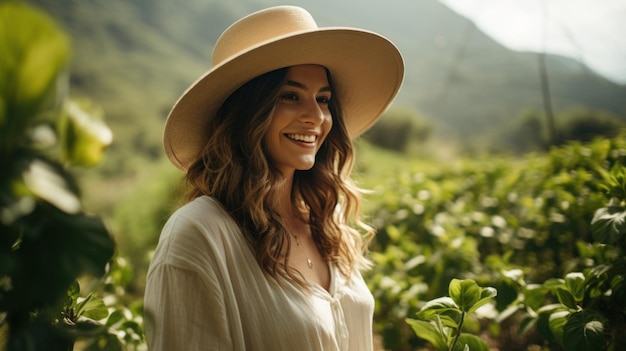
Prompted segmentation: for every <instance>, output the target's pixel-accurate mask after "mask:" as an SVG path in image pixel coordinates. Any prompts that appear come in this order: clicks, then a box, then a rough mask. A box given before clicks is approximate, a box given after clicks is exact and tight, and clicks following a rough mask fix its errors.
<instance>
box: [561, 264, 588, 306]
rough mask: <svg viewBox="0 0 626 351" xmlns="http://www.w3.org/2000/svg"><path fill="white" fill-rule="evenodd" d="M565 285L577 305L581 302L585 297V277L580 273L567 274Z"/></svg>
mask: <svg viewBox="0 0 626 351" xmlns="http://www.w3.org/2000/svg"><path fill="white" fill-rule="evenodd" d="M565 285H566V286H567V289H568V290H569V292H570V293H571V294H572V295H573V297H574V300H576V302H577V303H580V302H582V300H583V298H584V297H585V275H584V274H582V273H580V272H572V273H568V274H567V275H566V276H565Z"/></svg>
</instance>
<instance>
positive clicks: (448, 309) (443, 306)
mask: <svg viewBox="0 0 626 351" xmlns="http://www.w3.org/2000/svg"><path fill="white" fill-rule="evenodd" d="M443 314H445V315H447V316H449V317H451V318H452V319H453V320H459V318H460V316H461V311H460V310H459V307H458V306H457V305H456V304H455V303H454V301H452V299H451V298H449V297H440V298H436V299H433V300H430V301H428V302H427V303H426V304H425V305H424V307H422V309H421V310H420V311H419V312H418V313H417V318H419V319H422V320H433V319H435V317H436V316H437V315H443Z"/></svg>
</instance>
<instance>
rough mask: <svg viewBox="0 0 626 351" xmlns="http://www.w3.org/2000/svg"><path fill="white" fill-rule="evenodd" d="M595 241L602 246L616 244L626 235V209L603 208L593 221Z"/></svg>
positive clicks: (617, 207) (615, 207)
mask: <svg viewBox="0 0 626 351" xmlns="http://www.w3.org/2000/svg"><path fill="white" fill-rule="evenodd" d="M591 230H592V232H593V237H594V238H595V240H596V241H597V242H599V243H602V244H609V245H613V244H615V243H616V242H617V241H618V240H619V239H620V238H621V237H622V236H624V233H626V209H625V208H624V207H621V206H610V207H603V208H600V209H598V210H597V211H596V213H595V214H594V216H593V219H592V220H591Z"/></svg>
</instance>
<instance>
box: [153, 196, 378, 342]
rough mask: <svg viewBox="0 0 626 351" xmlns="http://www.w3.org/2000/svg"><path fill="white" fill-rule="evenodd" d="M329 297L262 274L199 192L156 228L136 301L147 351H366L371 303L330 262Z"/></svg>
mask: <svg viewBox="0 0 626 351" xmlns="http://www.w3.org/2000/svg"><path fill="white" fill-rule="evenodd" d="M330 271H331V284H330V288H329V291H326V289H324V288H322V287H321V286H319V285H317V284H314V283H311V284H310V286H311V292H307V291H305V290H304V289H302V288H301V287H299V286H297V285H296V284H293V283H290V282H287V281H283V283H282V284H278V283H277V281H275V280H274V279H272V278H266V276H265V275H264V274H263V272H262V271H261V268H260V267H259V265H258V263H257V261H256V259H255V257H254V254H253V252H252V250H251V249H250V247H249V245H248V244H247V242H246V240H245V238H244V236H243V234H242V233H241V231H240V230H239V227H238V226H237V225H236V224H235V222H234V221H233V220H232V218H231V217H230V216H229V215H228V214H227V213H226V212H225V211H224V209H223V208H222V207H221V206H220V205H219V204H218V202H217V201H216V200H215V199H213V198H210V197H207V196H203V197H199V198H196V199H195V200H193V201H192V202H190V203H188V204H186V205H184V206H183V207H181V208H180V209H179V210H178V211H176V212H175V213H174V214H173V215H172V217H170V219H169V220H168V222H167V224H166V225H165V227H164V228H163V232H162V233H161V237H160V239H159V243H158V246H157V249H156V252H155V254H154V258H153V259H152V262H151V264H150V268H149V270H148V276H147V282H146V291H145V297H144V323H145V332H146V336H147V341H148V348H149V350H150V351H177V350H189V351H193V350H198V351H200V350H202V351H204V350H219V351H229V350H237V351H239V350H251V351H252V350H254V351H257V350H259V351H264V350H267V351H270V350H271V351H371V350H373V346H372V316H373V311H374V299H373V297H372V294H371V293H370V292H369V290H368V288H367V286H366V285H365V282H364V281H363V278H362V277H361V275H360V273H359V272H358V271H357V270H355V273H354V274H353V275H352V277H350V279H349V280H347V279H345V277H343V275H342V274H340V273H339V271H338V270H337V268H336V267H334V266H332V265H331V269H330Z"/></svg>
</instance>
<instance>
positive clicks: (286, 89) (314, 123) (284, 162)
mask: <svg viewBox="0 0 626 351" xmlns="http://www.w3.org/2000/svg"><path fill="white" fill-rule="evenodd" d="M331 95H332V93H331V89H330V85H329V83H328V78H327V76H326V69H325V68H324V67H322V66H318V65H299V66H293V67H290V68H289V71H288V72H287V77H286V79H285V83H284V84H283V86H282V87H281V89H280V94H279V99H278V101H277V103H276V106H275V108H274V111H273V114H272V117H271V118H272V120H271V123H270V125H269V128H268V130H267V132H266V134H265V137H264V143H265V147H266V150H267V154H268V158H269V160H270V162H272V164H273V165H274V167H276V168H277V169H278V170H279V171H280V172H281V174H282V175H283V176H284V177H290V176H292V175H293V173H294V172H295V170H307V169H310V168H311V167H313V165H314V164H315V155H316V154H317V151H318V150H319V148H320V146H321V145H322V143H323V142H324V140H325V139H326V136H327V135H328V132H329V131H330V129H331V127H332V124H333V120H332V115H331V113H330V110H329V102H330V99H331Z"/></svg>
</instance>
